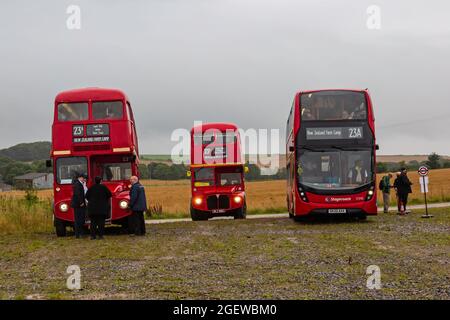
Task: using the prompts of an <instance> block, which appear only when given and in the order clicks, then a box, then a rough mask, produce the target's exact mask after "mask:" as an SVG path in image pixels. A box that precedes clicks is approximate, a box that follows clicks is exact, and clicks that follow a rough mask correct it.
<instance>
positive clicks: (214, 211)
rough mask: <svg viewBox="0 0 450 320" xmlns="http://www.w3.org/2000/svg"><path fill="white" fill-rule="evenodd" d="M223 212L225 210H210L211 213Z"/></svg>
mask: <svg viewBox="0 0 450 320" xmlns="http://www.w3.org/2000/svg"><path fill="white" fill-rule="evenodd" d="M224 212H225V210H224V209H214V210H213V211H212V213H224Z"/></svg>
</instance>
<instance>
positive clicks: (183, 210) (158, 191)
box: [0, 169, 450, 230]
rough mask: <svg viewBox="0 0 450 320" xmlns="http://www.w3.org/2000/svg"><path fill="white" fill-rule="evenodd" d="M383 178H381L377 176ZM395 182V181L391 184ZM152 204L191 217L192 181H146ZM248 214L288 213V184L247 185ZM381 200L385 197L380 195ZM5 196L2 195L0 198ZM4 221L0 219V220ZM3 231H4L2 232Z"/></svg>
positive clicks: (416, 197)
mask: <svg viewBox="0 0 450 320" xmlns="http://www.w3.org/2000/svg"><path fill="white" fill-rule="evenodd" d="M409 177H410V179H411V181H412V182H413V183H414V185H413V193H412V194H411V195H410V204H419V203H423V194H421V193H420V185H419V176H418V174H417V173H416V172H410V173H409ZM378 178H380V177H378ZM393 182H394V181H393V180H392V183H393ZM142 183H143V184H144V185H145V187H146V192H147V199H148V200H149V205H150V206H154V205H161V206H162V211H163V213H162V215H158V216H155V217H154V218H176V217H188V216H189V200H190V182H189V180H177V181H158V180H144V181H142ZM246 188H247V201H248V203H247V204H248V205H247V207H248V213H249V214H255V213H277V212H286V211H287V209H286V182H285V181H284V180H272V181H257V182H247V183H246ZM429 191H430V192H429V194H428V200H429V201H430V202H447V201H450V169H440V170H431V171H430V186H429ZM378 193H379V195H378V199H379V200H380V201H381V199H382V197H381V194H380V192H378ZM1 194H2V193H0V195H1ZM3 195H8V196H12V197H19V198H20V197H23V196H24V192H22V191H13V192H7V193H3ZM38 196H39V197H40V198H41V199H50V198H51V197H52V191H51V190H44V191H39V192H38ZM395 202H396V200H395V194H394V192H392V194H391V203H392V205H394V204H395ZM0 219H1V217H0ZM0 230H1V229H0Z"/></svg>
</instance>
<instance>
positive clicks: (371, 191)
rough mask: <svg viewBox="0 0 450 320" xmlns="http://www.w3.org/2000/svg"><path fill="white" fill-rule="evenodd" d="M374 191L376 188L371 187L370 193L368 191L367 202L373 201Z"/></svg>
mask: <svg viewBox="0 0 450 320" xmlns="http://www.w3.org/2000/svg"><path fill="white" fill-rule="evenodd" d="M374 189H375V187H374V186H371V187H370V189H369V191H367V196H366V201H369V200H371V199H372V197H373V195H374V194H375V191H374Z"/></svg>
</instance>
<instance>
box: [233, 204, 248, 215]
mask: <svg viewBox="0 0 450 320" xmlns="http://www.w3.org/2000/svg"><path fill="white" fill-rule="evenodd" d="M246 217H247V205H246V204H245V203H244V205H243V206H242V207H241V208H239V209H237V210H236V213H235V214H234V218H235V219H245V218H246Z"/></svg>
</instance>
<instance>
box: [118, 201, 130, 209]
mask: <svg viewBox="0 0 450 320" xmlns="http://www.w3.org/2000/svg"><path fill="white" fill-rule="evenodd" d="M119 207H120V209H122V210H125V209H127V208H128V201H126V200H122V201H120V202H119Z"/></svg>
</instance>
